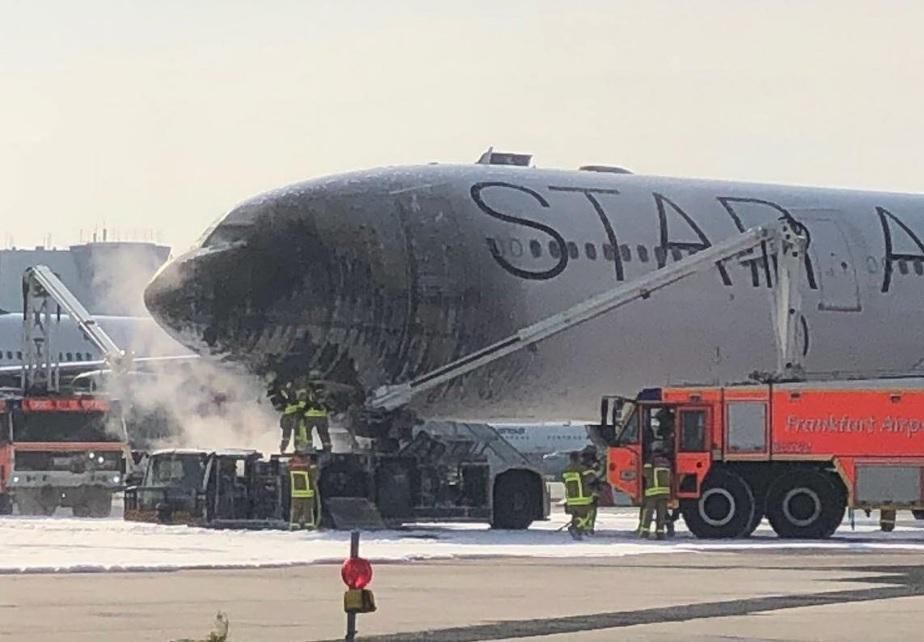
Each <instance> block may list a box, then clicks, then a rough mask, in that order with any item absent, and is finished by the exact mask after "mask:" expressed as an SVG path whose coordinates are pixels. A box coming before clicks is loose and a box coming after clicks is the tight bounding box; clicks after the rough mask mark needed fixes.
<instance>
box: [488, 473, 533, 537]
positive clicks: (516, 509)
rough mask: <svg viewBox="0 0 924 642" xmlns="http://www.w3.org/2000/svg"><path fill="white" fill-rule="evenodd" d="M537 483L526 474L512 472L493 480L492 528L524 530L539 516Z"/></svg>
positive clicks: (530, 475) (531, 476)
mask: <svg viewBox="0 0 924 642" xmlns="http://www.w3.org/2000/svg"><path fill="white" fill-rule="evenodd" d="M538 484H539V482H537V480H536V478H535V477H534V476H533V475H532V474H530V473H527V472H524V471H518V470H512V471H508V472H506V473H502V474H501V475H499V476H498V477H497V479H496V480H494V510H493V512H492V515H491V527H492V528H505V529H510V530H525V529H527V528H529V525H530V524H532V523H533V520H534V519H535V518H536V517H537V516H538V514H539V508H538V507H539V506H540V504H541V502H542V498H541V492H542V491H541V488H537V486H538Z"/></svg>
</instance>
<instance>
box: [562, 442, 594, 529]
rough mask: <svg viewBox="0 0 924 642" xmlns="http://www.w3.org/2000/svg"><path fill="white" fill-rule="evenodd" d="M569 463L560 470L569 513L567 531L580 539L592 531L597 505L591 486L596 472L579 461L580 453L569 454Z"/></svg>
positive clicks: (566, 507)
mask: <svg viewBox="0 0 924 642" xmlns="http://www.w3.org/2000/svg"><path fill="white" fill-rule="evenodd" d="M569 460H570V461H569V463H568V465H567V466H566V467H565V470H564V472H562V476H561V478H562V482H564V485H565V512H566V513H567V514H569V515H571V523H570V524H568V532H569V533H571V537H573V538H574V539H581V538H582V537H583V536H584V535H585V534H590V533H592V532H593V526H594V520H595V519H596V514H597V506H596V497H595V493H594V490H593V487H594V486H595V485H596V477H597V474H596V472H595V471H594V469H593V467H592V466H588V465H587V464H585V463H584V462H582V461H581V453H579V452H578V451H574V452H572V453H571V454H570V455H569Z"/></svg>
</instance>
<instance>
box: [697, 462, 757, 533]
mask: <svg viewBox="0 0 924 642" xmlns="http://www.w3.org/2000/svg"><path fill="white" fill-rule="evenodd" d="M680 512H681V513H682V514H683V521H684V522H685V523H686V525H687V528H689V529H690V532H691V533H693V534H694V535H695V536H696V537H699V538H701V539H728V538H733V537H745V536H746V535H749V534H750V532H751V531H749V530H748V529H750V528H751V527H752V525H753V527H754V528H756V527H757V524H753V521H754V513H755V512H756V510H755V506H754V493H752V492H751V487H750V486H748V483H747V482H746V481H745V480H744V479H742V478H741V477H740V476H738V475H736V474H735V473H732V472H729V471H726V470H713V471H712V472H711V473H709V475H708V476H707V477H706V479H705V481H704V482H703V491H702V494H700V496H699V499H685V500H683V501H681V503H680Z"/></svg>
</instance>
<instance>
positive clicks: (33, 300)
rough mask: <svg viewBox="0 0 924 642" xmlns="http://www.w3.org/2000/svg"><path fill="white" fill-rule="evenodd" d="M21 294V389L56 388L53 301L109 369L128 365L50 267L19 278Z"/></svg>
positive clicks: (123, 354)
mask: <svg viewBox="0 0 924 642" xmlns="http://www.w3.org/2000/svg"><path fill="white" fill-rule="evenodd" d="M22 293H23V338H24V342H25V346H24V347H25V355H24V356H25V359H24V360H23V370H22V380H23V387H24V388H26V389H32V388H35V387H45V388H47V389H49V390H56V389H57V388H58V383H59V382H58V373H57V360H56V359H55V358H54V350H53V349H52V345H51V343H52V330H51V328H52V325H51V320H52V319H51V314H52V313H51V307H50V306H49V299H50V300H53V301H54V302H55V303H56V304H57V306H58V311H59V312H60V310H62V309H63V310H64V311H65V312H66V313H67V315H68V316H69V317H70V318H71V319H72V320H73V321H74V322H75V323H76V324H77V326H78V327H79V328H80V330H81V331H82V332H83V334H84V335H85V336H86V337H87V339H89V340H90V341H91V342H92V343H93V345H95V346H96V347H97V348H98V349H99V350H100V352H102V353H103V355H104V358H105V359H106V361H107V362H108V363H109V365H110V367H112V368H113V369H115V370H119V369H122V370H125V369H128V368H129V367H130V365H131V354H129V353H127V352H125V351H124V350H122V349H121V348H119V346H118V345H117V344H116V342H115V341H113V340H112V338H111V337H110V336H109V335H108V334H106V332H105V330H103V329H102V328H101V327H99V325H98V324H97V323H96V320H95V319H94V318H93V316H92V315H91V314H90V313H89V312H87V309H86V308H85V307H83V304H82V303H80V301H79V300H78V299H77V297H75V296H74V295H73V294H72V293H71V291H70V290H68V289H67V286H66V285H64V283H62V282H61V279H59V278H58V277H57V276H56V275H55V273H54V272H52V271H51V268H49V267H48V266H45V265H36V266H34V267H30V268H28V269H27V270H26V271H25V272H24V273H23V275H22Z"/></svg>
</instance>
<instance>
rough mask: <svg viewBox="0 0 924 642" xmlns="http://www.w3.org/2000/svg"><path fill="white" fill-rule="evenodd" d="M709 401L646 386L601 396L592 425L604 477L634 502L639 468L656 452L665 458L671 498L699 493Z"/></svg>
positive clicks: (639, 494)
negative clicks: (601, 447) (603, 458)
mask: <svg viewBox="0 0 924 642" xmlns="http://www.w3.org/2000/svg"><path fill="white" fill-rule="evenodd" d="M712 410H713V409H712V406H711V404H710V403H709V402H708V401H706V400H704V399H703V397H702V395H696V394H693V395H688V396H687V397H686V398H679V397H677V396H674V395H664V394H663V393H662V389H661V388H647V389H645V390H643V391H642V392H640V393H639V395H638V396H637V397H636V398H635V399H627V398H624V397H615V396H613V397H604V399H603V401H602V403H601V422H600V424H598V425H596V426H593V428H594V430H595V432H596V433H597V436H598V439H599V440H602V441H604V442H606V444H607V480H608V481H609V483H610V485H612V486H613V488H615V489H616V490H618V491H620V492H623V493H625V494H626V495H628V496H629V497H630V498H631V499H632V501H633V503H635V504H640V503H641V501H642V498H643V497H644V487H643V475H642V471H643V467H644V465H645V464H646V463H649V462H650V461H651V457H652V454H653V453H654V452H659V453H661V454H663V455H664V456H666V457H667V459H669V460H670V462H671V469H672V473H673V474H672V476H671V483H672V494H671V496H672V499H674V500H678V499H684V498H695V497H698V496H699V492H700V487H701V485H702V482H703V479H704V478H705V476H706V474H707V473H708V471H709V466H710V462H711V456H712V445H713V444H712V439H711V435H710V434H708V427H709V426H711V425H712V424H711V422H710V417H711V413H712Z"/></svg>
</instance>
